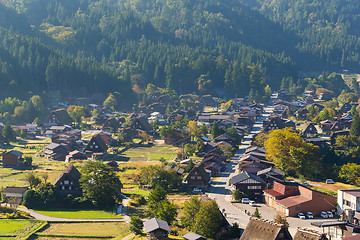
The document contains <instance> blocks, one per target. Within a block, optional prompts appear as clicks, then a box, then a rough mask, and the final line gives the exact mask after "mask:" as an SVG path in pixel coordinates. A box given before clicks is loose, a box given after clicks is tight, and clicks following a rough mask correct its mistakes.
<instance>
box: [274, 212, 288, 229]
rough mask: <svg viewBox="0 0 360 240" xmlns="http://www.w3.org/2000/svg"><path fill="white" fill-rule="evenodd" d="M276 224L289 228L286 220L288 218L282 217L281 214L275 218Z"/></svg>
mask: <svg viewBox="0 0 360 240" xmlns="http://www.w3.org/2000/svg"><path fill="white" fill-rule="evenodd" d="M274 222H276V223H279V224H282V225H285V226H286V227H289V222H288V221H287V220H286V217H283V216H281V215H280V214H279V213H278V214H276V216H275V217H274Z"/></svg>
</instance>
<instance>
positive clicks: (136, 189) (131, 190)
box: [121, 185, 150, 197]
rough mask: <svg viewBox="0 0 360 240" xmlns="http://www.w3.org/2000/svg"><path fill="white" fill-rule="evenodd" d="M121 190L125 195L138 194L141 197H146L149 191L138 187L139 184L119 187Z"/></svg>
mask: <svg viewBox="0 0 360 240" xmlns="http://www.w3.org/2000/svg"><path fill="white" fill-rule="evenodd" d="M131 186H132V185H131ZM121 192H122V193H124V194H125V195H131V194H137V195H140V196H143V197H148V196H149V194H150V191H147V190H143V189H139V186H136V187H130V188H123V189H121Z"/></svg>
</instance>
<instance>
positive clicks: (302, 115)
mask: <svg viewBox="0 0 360 240" xmlns="http://www.w3.org/2000/svg"><path fill="white" fill-rule="evenodd" d="M308 113H309V111H308V110H307V108H301V109H299V110H298V111H297V112H296V118H297V119H298V120H307V119H308Z"/></svg>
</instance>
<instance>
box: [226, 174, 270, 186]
mask: <svg viewBox="0 0 360 240" xmlns="http://www.w3.org/2000/svg"><path fill="white" fill-rule="evenodd" d="M249 178H252V179H254V180H256V181H258V182H260V183H265V182H264V180H262V179H261V178H260V177H258V176H256V175H254V174H252V173H248V172H242V173H240V174H238V175H235V176H233V177H232V178H230V180H229V182H230V183H231V184H233V185H235V184H237V183H239V182H242V181H245V180H246V179H249Z"/></svg>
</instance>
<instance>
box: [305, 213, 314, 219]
mask: <svg viewBox="0 0 360 240" xmlns="http://www.w3.org/2000/svg"><path fill="white" fill-rule="evenodd" d="M306 217H307V218H314V216H313V214H312V212H307V213H306Z"/></svg>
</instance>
